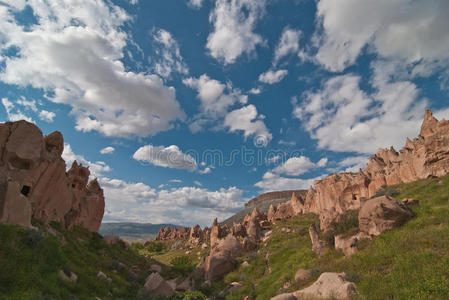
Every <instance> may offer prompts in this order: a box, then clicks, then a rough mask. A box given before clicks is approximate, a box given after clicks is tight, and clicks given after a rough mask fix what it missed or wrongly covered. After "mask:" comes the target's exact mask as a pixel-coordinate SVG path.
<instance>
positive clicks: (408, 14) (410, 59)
mask: <svg viewBox="0 0 449 300" xmlns="http://www.w3.org/2000/svg"><path fill="white" fill-rule="evenodd" d="M448 14H449V2H448V1H446V0H435V1H431V2H428V1H409V0H394V1H391V0H368V1H358V0H343V1H334V0H321V1H319V2H318V6H317V18H318V20H319V21H320V23H321V25H322V29H323V34H322V35H318V34H317V35H316V37H315V38H316V39H317V40H319V50H318V53H317V54H316V59H317V61H318V62H319V63H321V64H322V65H323V66H325V67H326V68H327V69H329V70H331V71H342V70H344V69H345V68H346V67H348V66H350V65H352V64H353V63H354V62H355V60H356V59H357V57H358V56H359V55H360V54H361V53H362V51H363V49H365V47H366V46H368V50H369V51H371V52H375V53H377V54H378V55H379V56H380V57H383V58H387V59H392V60H399V61H401V62H403V63H405V64H408V65H409V66H410V67H411V68H413V71H412V72H414V73H421V74H426V75H427V74H429V72H432V70H435V69H438V68H441V69H443V68H447V66H448V65H449V31H448V30H447V28H449V18H447V15H448ZM318 32H321V30H319V31H318Z"/></svg>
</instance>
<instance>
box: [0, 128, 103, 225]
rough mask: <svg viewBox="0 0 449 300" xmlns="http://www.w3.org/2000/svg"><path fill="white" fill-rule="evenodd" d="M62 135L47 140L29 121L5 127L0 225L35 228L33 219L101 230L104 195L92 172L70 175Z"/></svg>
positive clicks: (1, 133) (1, 132) (0, 134)
mask: <svg viewBox="0 0 449 300" xmlns="http://www.w3.org/2000/svg"><path fill="white" fill-rule="evenodd" d="M63 148H64V141H63V137H62V134H61V133H60V132H53V133H51V134H49V135H47V136H45V137H44V136H43V135H42V132H41V131H40V129H39V128H38V127H37V126H36V125H34V124H32V123H29V122H27V121H18V122H7V123H2V124H0V223H6V224H16V225H20V226H24V227H31V220H33V219H34V220H37V221H41V222H44V223H48V222H50V221H56V222H60V223H61V224H63V225H64V226H65V227H66V228H72V227H73V226H74V225H80V226H83V227H85V228H87V229H89V230H90V231H98V229H99V228H100V224H101V220H102V218H103V214H104V196H103V190H102V189H101V188H100V186H99V184H98V182H97V181H96V180H93V181H91V182H90V183H88V181H89V176H90V172H89V169H88V168H85V167H83V166H80V165H78V164H77V163H76V162H74V163H73V165H72V168H71V169H70V170H69V171H68V172H67V173H66V164H65V162H64V160H63V159H62V158H61V154H62V151H63Z"/></svg>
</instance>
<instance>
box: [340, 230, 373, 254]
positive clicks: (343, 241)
mask: <svg viewBox="0 0 449 300" xmlns="http://www.w3.org/2000/svg"><path fill="white" fill-rule="evenodd" d="M366 238H369V236H367V235H366V234H365V233H364V232H359V233H357V234H355V235H353V236H349V237H345V236H343V235H337V236H335V249H336V250H341V251H342V252H343V253H344V255H345V256H351V255H353V254H355V253H356V252H357V245H358V243H359V241H360V240H363V239H366Z"/></svg>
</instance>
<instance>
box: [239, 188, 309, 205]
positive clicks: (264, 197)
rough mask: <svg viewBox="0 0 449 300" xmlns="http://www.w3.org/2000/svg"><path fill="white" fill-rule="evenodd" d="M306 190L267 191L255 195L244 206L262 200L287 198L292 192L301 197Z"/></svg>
mask: <svg viewBox="0 0 449 300" xmlns="http://www.w3.org/2000/svg"><path fill="white" fill-rule="evenodd" d="M305 193H306V191H304V190H289V191H278V192H268V193H265V194H262V195H260V196H257V197H256V198H253V199H251V200H250V201H248V202H247V203H246V204H245V207H252V206H255V205H256V204H258V203H260V202H264V201H270V200H277V199H284V198H286V200H288V199H289V198H290V197H291V196H292V194H296V196H297V197H301V196H302V195H304V194H305Z"/></svg>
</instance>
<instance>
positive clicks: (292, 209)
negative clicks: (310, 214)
mask: <svg viewBox="0 0 449 300" xmlns="http://www.w3.org/2000/svg"><path fill="white" fill-rule="evenodd" d="M300 199H302V200H304V198H303V195H301V196H300V198H298V197H297V196H296V194H295V193H292V195H291V198H290V200H289V201H287V202H284V203H281V204H279V206H278V207H277V209H276V212H275V213H274V220H285V219H289V218H291V217H294V216H297V215H298V214H301V213H303V212H304V205H303V201H301V200H300Z"/></svg>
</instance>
